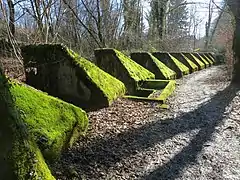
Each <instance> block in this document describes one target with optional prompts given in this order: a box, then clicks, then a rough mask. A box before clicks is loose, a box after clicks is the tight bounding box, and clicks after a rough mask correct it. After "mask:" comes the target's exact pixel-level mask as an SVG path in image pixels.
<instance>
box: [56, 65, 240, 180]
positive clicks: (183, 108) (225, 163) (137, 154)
mask: <svg viewBox="0 0 240 180" xmlns="http://www.w3.org/2000/svg"><path fill="white" fill-rule="evenodd" d="M226 72H227V71H226V68H225V67H224V66H214V67H211V68H208V69H205V70H202V71H198V72H196V73H193V74H190V75H188V76H185V77H183V78H182V79H180V80H177V88H176V91H175V93H174V94H173V95H172V97H170V98H169V101H168V104H169V106H170V108H169V109H166V110H163V109H159V108H157V106H156V104H154V103H144V102H134V101H130V100H126V99H119V100H118V101H116V102H115V103H114V104H113V105H112V106H111V107H108V108H105V109H101V110H99V111H96V112H91V113H89V118H90V130H89V132H88V134H87V135H86V137H84V138H81V139H79V141H78V142H77V143H76V144H75V145H74V147H72V148H71V149H69V150H68V151H67V152H65V153H64V154H63V156H62V158H61V159H60V160H59V161H58V162H56V163H55V164H54V168H53V172H54V175H55V176H56V177H57V179H62V180H63V179H111V180H112V179H157V180H161V179H184V180H185V179H191V180H192V179H201V180H205V179H218V180H221V179H231V180H235V179H240V90H239V89H240V88H237V87H235V86H232V85H230V82H229V79H228V77H227V74H226Z"/></svg>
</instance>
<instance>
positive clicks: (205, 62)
mask: <svg viewBox="0 0 240 180" xmlns="http://www.w3.org/2000/svg"><path fill="white" fill-rule="evenodd" d="M192 54H193V55H194V56H195V57H196V58H198V59H199V60H200V61H202V62H203V63H204V65H205V68H207V67H209V66H210V64H209V62H208V61H207V60H206V59H204V58H203V57H202V56H200V55H199V54H198V53H192Z"/></svg>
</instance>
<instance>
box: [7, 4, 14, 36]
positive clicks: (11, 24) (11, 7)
mask: <svg viewBox="0 0 240 180" xmlns="http://www.w3.org/2000/svg"><path fill="white" fill-rule="evenodd" d="M7 3H8V9H9V29H10V32H11V34H12V36H15V10H14V4H13V1H12V0H7Z"/></svg>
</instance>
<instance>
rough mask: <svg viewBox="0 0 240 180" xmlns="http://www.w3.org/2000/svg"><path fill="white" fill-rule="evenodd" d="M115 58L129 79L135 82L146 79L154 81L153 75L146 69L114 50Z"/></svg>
mask: <svg viewBox="0 0 240 180" xmlns="http://www.w3.org/2000/svg"><path fill="white" fill-rule="evenodd" d="M114 51H115V53H116V56H117V57H118V59H119V60H120V61H121V63H122V64H123V66H124V67H125V68H126V70H127V71H128V73H129V75H130V76H131V78H133V79H134V80H135V81H136V82H138V81H142V80H146V79H154V78H155V75H154V74H153V73H152V72H150V71H148V70H147V69H146V68H144V67H142V66H141V65H139V64H137V63H136V62H134V61H133V60H132V59H130V58H129V57H127V56H126V55H124V54H123V53H121V52H120V51H117V50H114Z"/></svg>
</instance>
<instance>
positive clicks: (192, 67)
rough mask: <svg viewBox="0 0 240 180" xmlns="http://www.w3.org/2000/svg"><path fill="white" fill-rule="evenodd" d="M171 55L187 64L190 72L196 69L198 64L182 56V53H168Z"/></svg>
mask: <svg viewBox="0 0 240 180" xmlns="http://www.w3.org/2000/svg"><path fill="white" fill-rule="evenodd" d="M170 54H171V55H172V56H173V57H175V58H176V59H178V60H179V61H180V62H181V63H183V64H184V65H185V66H187V67H188V68H189V70H190V73H193V72H195V71H197V70H198V66H197V65H196V64H194V63H193V62H192V61H191V60H190V59H188V58H187V57H186V56H184V55H183V54H182V53H170Z"/></svg>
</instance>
